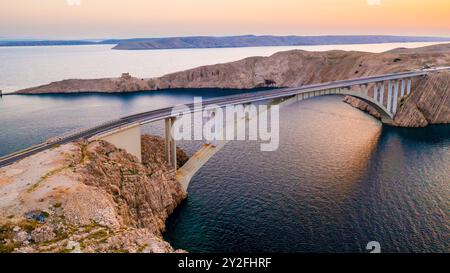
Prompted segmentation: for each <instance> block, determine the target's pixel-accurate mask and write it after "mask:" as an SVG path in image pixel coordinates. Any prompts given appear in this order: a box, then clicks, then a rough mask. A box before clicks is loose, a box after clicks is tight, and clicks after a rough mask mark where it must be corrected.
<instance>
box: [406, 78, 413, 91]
mask: <svg viewBox="0 0 450 273" xmlns="http://www.w3.org/2000/svg"><path fill="white" fill-rule="evenodd" d="M411 83H412V80H411V78H409V79H408V84H407V87H406V94H408V95H409V94H411Z"/></svg>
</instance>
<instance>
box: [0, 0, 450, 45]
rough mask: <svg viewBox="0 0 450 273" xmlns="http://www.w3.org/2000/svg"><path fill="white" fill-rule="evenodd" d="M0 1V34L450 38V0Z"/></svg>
mask: <svg viewBox="0 0 450 273" xmlns="http://www.w3.org/2000/svg"><path fill="white" fill-rule="evenodd" d="M70 1H76V0H0V37H16V38H18V37H33V38H64V39H67V38H109V37H153V36H186V35H236V34H276V35H285V34H294V35H321V34H394V35H395V34H399V35H440V36H450V0H378V1H379V2H381V3H380V5H369V4H368V2H369V1H372V2H376V1H377V0H80V1H81V5H79V6H77V5H75V6H71V5H68V3H67V2H70Z"/></svg>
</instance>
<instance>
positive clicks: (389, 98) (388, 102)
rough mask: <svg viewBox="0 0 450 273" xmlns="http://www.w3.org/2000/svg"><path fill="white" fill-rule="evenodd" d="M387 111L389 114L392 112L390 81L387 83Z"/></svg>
mask: <svg viewBox="0 0 450 273" xmlns="http://www.w3.org/2000/svg"><path fill="white" fill-rule="evenodd" d="M387 110H388V112H391V110H392V81H391V80H390V81H388V97H387Z"/></svg>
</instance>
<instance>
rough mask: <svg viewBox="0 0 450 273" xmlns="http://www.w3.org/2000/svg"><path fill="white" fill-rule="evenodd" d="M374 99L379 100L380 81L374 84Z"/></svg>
mask: <svg viewBox="0 0 450 273" xmlns="http://www.w3.org/2000/svg"><path fill="white" fill-rule="evenodd" d="M373 99H374V100H375V101H378V83H377V82H376V83H375V84H374V90H373Z"/></svg>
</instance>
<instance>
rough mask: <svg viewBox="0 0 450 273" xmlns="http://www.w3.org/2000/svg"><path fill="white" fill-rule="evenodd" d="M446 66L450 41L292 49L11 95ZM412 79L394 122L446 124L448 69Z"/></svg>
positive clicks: (290, 82) (273, 82)
mask: <svg viewBox="0 0 450 273" xmlns="http://www.w3.org/2000/svg"><path fill="white" fill-rule="evenodd" d="M428 66H450V44H440V45H433V46H428V47H422V48H415V49H405V48H399V49H394V50H390V51H387V52H383V53H367V52H357V51H341V50H333V51H325V52H309V51H303V50H291V51H285V52H279V53H275V54H273V55H272V56H269V57H250V58H246V59H243V60H240V61H235V62H230V63H224V64H216V65H208V66H202V67H198V68H194V69H189V70H186V71H181V72H176V73H171V74H168V75H165V76H162V77H157V78H148V79H138V78H135V77H132V76H130V75H128V74H124V75H122V77H120V78H105V79H90V80H86V79H70V80H64V81H60V82H54V83H50V84H48V85H43V86H39V87H34V88H28V89H24V90H19V91H17V92H16V94H44V93H79V92H103V93H117V92H137V91H154V90H160V89H172V88H224V89H226V88H233V89H253V88H261V87H274V88H275V87H297V86H302V85H307V84H314V83H323V82H330V81H336V80H344V79H351V78H359V77H363V76H371V75H380V74H386V73H394V72H404V71H410V70H416V69H421V68H423V67H428ZM438 74H439V75H436V76H433V77H432V79H427V78H425V79H423V80H422V82H414V85H418V88H417V90H418V92H415V94H414V95H412V96H411V97H409V98H407V99H406V101H405V102H404V103H403V104H402V105H401V107H400V110H399V112H398V113H397V115H396V117H395V124H394V125H397V126H406V127H423V126H426V125H428V124H437V123H449V122H450V114H449V112H450V109H449V108H450V95H449V94H450V88H449V84H448V81H449V75H448V73H444V72H443V73H438ZM345 101H347V102H348V103H351V104H352V105H354V106H357V107H358V108H361V109H364V110H367V111H368V112H373V111H372V110H371V109H370V107H369V106H368V105H366V104H365V103H363V102H362V101H359V100H357V99H356V98H349V97H347V98H346V99H345Z"/></svg>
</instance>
